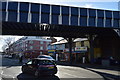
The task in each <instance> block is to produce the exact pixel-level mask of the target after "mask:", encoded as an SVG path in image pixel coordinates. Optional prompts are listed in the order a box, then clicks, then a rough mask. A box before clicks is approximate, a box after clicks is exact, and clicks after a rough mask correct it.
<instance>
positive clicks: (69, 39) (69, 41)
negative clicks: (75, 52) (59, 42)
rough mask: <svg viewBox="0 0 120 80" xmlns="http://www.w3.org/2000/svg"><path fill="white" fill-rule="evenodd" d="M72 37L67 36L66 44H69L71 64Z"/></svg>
mask: <svg viewBox="0 0 120 80" xmlns="http://www.w3.org/2000/svg"><path fill="white" fill-rule="evenodd" d="M72 43H73V41H72V38H68V44H69V54H70V64H72Z"/></svg>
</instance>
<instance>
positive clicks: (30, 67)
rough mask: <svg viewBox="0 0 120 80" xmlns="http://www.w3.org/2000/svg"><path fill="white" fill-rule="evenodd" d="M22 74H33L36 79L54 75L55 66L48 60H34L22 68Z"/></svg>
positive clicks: (55, 71)
mask: <svg viewBox="0 0 120 80" xmlns="http://www.w3.org/2000/svg"><path fill="white" fill-rule="evenodd" d="M22 72H23V73H30V74H33V75H34V76H36V77H39V76H41V75H54V74H56V73H57V66H56V64H55V63H54V62H52V61H51V60H49V59H45V58H34V59H32V60H30V61H28V62H27V63H25V64H24V65H23V66H22Z"/></svg>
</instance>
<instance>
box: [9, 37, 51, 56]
mask: <svg viewBox="0 0 120 80" xmlns="http://www.w3.org/2000/svg"><path fill="white" fill-rule="evenodd" d="M50 43H51V40H48V39H45V38H44V37H38V36H29V37H22V38H21V39H19V40H17V41H16V42H14V43H13V44H12V45H11V47H10V53H11V54H16V55H18V54H19V53H23V54H24V56H25V57H28V58H29V57H37V56H38V55H40V54H47V53H48V49H47V46H48V44H50Z"/></svg>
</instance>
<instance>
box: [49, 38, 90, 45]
mask: <svg viewBox="0 0 120 80" xmlns="http://www.w3.org/2000/svg"><path fill="white" fill-rule="evenodd" d="M86 40H88V39H87V38H76V39H75V40H74V42H79V41H86ZM67 42H68V41H67V40H66V39H61V40H60V41H58V42H55V43H52V44H51V45H56V44H65V43H67Z"/></svg>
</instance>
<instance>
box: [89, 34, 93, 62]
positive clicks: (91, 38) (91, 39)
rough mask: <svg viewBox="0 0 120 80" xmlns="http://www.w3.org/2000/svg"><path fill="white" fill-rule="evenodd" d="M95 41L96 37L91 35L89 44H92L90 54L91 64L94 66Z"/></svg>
mask: <svg viewBox="0 0 120 80" xmlns="http://www.w3.org/2000/svg"><path fill="white" fill-rule="evenodd" d="M93 40H94V35H89V43H90V49H89V53H90V63H91V64H93V63H94V47H93V42H94V41H93Z"/></svg>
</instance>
